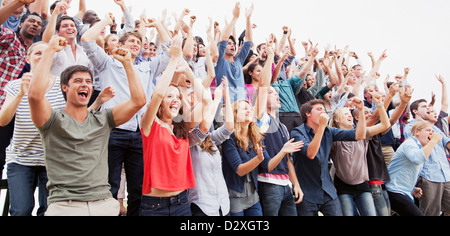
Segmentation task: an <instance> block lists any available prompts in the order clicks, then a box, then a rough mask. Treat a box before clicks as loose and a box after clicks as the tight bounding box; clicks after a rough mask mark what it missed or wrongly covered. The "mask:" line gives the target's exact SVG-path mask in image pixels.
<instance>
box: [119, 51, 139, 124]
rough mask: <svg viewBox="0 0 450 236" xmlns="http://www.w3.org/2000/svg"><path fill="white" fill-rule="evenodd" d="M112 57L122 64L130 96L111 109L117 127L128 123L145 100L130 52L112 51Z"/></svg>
mask: <svg viewBox="0 0 450 236" xmlns="http://www.w3.org/2000/svg"><path fill="white" fill-rule="evenodd" d="M113 56H114V58H115V59H116V60H118V61H120V62H121V63H122V64H123V67H124V69H125V72H126V74H127V77H128V85H129V89H130V95H131V99H130V100H127V101H124V102H122V103H119V104H117V105H116V106H114V108H113V109H112V114H113V117H114V122H115V123H116V126H119V125H121V124H123V123H125V122H127V121H129V120H130V119H131V118H132V117H133V116H134V115H135V114H136V113H137V112H138V111H139V110H140V109H141V108H142V107H143V106H145V103H146V102H147V100H146V98H145V92H144V89H143V88H142V83H141V80H140V79H139V77H138V75H137V73H136V71H135V69H134V67H133V60H132V59H131V53H130V51H129V50H128V49H120V48H119V49H116V50H114V51H113Z"/></svg>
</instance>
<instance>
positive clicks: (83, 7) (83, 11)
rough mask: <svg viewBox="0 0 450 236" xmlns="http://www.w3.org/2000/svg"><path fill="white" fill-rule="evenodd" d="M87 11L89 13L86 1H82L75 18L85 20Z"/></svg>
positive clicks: (79, 3)
mask: <svg viewBox="0 0 450 236" xmlns="http://www.w3.org/2000/svg"><path fill="white" fill-rule="evenodd" d="M86 11H87V8H86V0H80V1H79V2H78V12H77V14H75V17H78V18H80V19H83V17H84V15H85V14H86Z"/></svg>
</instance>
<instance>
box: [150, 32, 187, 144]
mask: <svg viewBox="0 0 450 236" xmlns="http://www.w3.org/2000/svg"><path fill="white" fill-rule="evenodd" d="M169 54H170V56H171V58H170V61H169V64H168V65H167V67H166V70H165V71H164V72H163V74H162V76H161V78H160V79H159V80H158V82H157V83H156V87H155V91H154V92H153V94H152V99H151V100H150V104H149V105H148V108H147V111H146V112H145V114H144V116H143V117H142V120H141V127H142V131H143V133H144V135H146V136H148V135H149V134H150V130H151V129H152V125H153V121H154V120H155V118H156V113H157V112H158V108H159V105H160V104H161V102H162V100H163V98H164V96H165V94H166V91H167V89H168V88H169V85H170V83H171V82H172V77H173V74H174V73H175V69H176V68H177V65H178V63H179V61H180V60H181V59H182V57H181V54H182V50H181V35H177V36H176V37H175V38H174V41H173V43H172V46H171V48H170V52H169Z"/></svg>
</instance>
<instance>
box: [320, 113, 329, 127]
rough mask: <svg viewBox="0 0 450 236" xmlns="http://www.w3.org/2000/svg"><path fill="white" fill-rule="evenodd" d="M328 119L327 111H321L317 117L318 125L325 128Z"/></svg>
mask: <svg viewBox="0 0 450 236" xmlns="http://www.w3.org/2000/svg"><path fill="white" fill-rule="evenodd" d="M329 120H330V117H329V116H328V115H327V113H322V114H321V115H320V117H319V126H320V127H322V128H325V127H326V126H327V125H328V121H329Z"/></svg>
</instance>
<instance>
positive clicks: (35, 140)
mask: <svg viewBox="0 0 450 236" xmlns="http://www.w3.org/2000/svg"><path fill="white" fill-rule="evenodd" d="M21 82H22V80H21V79H19V80H14V81H11V82H9V83H8V84H7V85H6V87H5V92H6V93H7V94H9V95H11V96H14V97H15V96H16V95H17V93H18V92H19V91H20V84H21ZM45 97H46V98H47V99H48V101H49V102H50V104H51V106H52V108H53V109H59V108H64V107H65V106H66V101H65V100H64V97H63V95H62V92H61V85H60V79H59V77H57V78H56V79H55V83H54V84H53V87H52V88H51V89H50V91H48V92H47V93H46V94H45ZM6 163H7V164H8V163H16V164H19V165H24V166H44V165H45V163H44V149H43V147H42V142H41V136H40V135H39V131H38V130H37V128H36V126H35V125H34V123H33V121H32V120H31V114H30V106H29V104H28V95H25V96H24V97H23V98H22V101H21V102H20V104H19V107H18V108H17V110H16V120H15V124H14V134H13V138H12V140H11V145H10V148H8V149H7V151H6Z"/></svg>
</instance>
